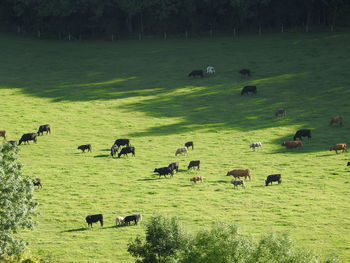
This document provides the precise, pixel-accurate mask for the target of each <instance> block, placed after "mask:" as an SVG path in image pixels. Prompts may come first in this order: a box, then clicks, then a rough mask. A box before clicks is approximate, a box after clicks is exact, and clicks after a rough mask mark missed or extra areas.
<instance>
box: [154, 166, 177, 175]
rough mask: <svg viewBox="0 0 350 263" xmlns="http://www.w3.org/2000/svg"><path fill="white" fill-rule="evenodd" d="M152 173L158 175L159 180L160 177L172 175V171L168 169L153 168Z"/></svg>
mask: <svg viewBox="0 0 350 263" xmlns="http://www.w3.org/2000/svg"><path fill="white" fill-rule="evenodd" d="M153 172H155V173H158V174H159V178H160V176H161V175H163V176H164V177H166V175H167V174H170V175H171V177H173V175H174V171H173V170H172V169H171V168H170V167H162V168H155V169H154V171H153Z"/></svg>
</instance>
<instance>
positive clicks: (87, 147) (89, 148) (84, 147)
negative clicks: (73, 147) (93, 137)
mask: <svg viewBox="0 0 350 263" xmlns="http://www.w3.org/2000/svg"><path fill="white" fill-rule="evenodd" d="M78 150H82V151H83V153H84V152H85V150H88V152H91V151H92V148H91V144H84V145H80V146H79V147H78Z"/></svg>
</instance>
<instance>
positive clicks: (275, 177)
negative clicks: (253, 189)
mask: <svg viewBox="0 0 350 263" xmlns="http://www.w3.org/2000/svg"><path fill="white" fill-rule="evenodd" d="M272 182H278V184H280V183H282V179H281V174H271V175H269V176H268V177H267V178H266V180H265V186H268V185H269V184H271V185H272Z"/></svg>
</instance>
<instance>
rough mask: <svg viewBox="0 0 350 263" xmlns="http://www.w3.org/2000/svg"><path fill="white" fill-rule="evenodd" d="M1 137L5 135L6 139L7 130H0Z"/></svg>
mask: <svg viewBox="0 0 350 263" xmlns="http://www.w3.org/2000/svg"><path fill="white" fill-rule="evenodd" d="M0 137H3V138H4V139H6V131H5V130H0Z"/></svg>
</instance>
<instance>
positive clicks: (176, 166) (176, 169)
mask: <svg viewBox="0 0 350 263" xmlns="http://www.w3.org/2000/svg"><path fill="white" fill-rule="evenodd" d="M168 167H169V168H170V169H171V170H173V171H176V172H178V171H179V163H178V162H174V163H171V164H169V165H168Z"/></svg>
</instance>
